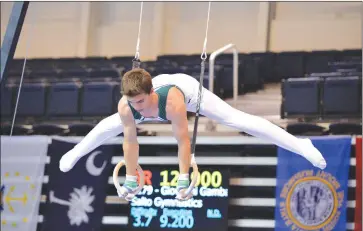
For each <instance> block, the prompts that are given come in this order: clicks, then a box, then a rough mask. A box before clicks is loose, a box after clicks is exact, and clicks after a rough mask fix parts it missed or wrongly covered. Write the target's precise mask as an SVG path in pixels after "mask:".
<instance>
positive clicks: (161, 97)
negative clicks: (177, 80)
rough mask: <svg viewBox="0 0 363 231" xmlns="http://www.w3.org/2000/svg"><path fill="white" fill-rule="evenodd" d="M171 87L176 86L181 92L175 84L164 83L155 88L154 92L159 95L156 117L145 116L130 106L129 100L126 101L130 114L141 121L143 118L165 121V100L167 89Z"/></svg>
mask: <svg viewBox="0 0 363 231" xmlns="http://www.w3.org/2000/svg"><path fill="white" fill-rule="evenodd" d="M172 87H176V88H178V89H179V90H180V91H181V92H182V93H183V91H182V90H181V89H180V88H179V87H177V86H175V85H164V86H161V87H159V88H157V89H155V93H156V94H158V96H159V102H158V107H159V115H158V117H157V118H145V117H144V116H142V115H141V114H140V113H139V112H138V111H136V110H135V109H134V108H133V107H132V106H131V104H130V102H128V104H129V107H130V108H131V111H132V114H133V116H134V119H136V120H141V121H143V120H145V119H151V120H160V121H167V120H168V119H167V118H166V100H167V98H168V93H169V90H170V88H172ZM183 95H184V93H183ZM184 98H185V96H184Z"/></svg>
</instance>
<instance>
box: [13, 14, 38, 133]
mask: <svg viewBox="0 0 363 231" xmlns="http://www.w3.org/2000/svg"><path fill="white" fill-rule="evenodd" d="M35 15H36V14H34V15H33V20H35ZM29 24H30V25H31V28H30V29H28V33H27V39H26V45H25V52H24V63H23V69H22V71H21V77H20V82H19V89H18V94H17V97H16V103H15V108H14V115H13V120H12V123H11V129H10V136H12V135H13V129H14V124H15V118H16V113H17V111H18V104H19V98H20V92H21V87H22V85H23V79H24V73H25V67H26V62H27V56H28V51H29V44H30V41H31V35H32V33H31V32H33V30H34V27H35V21H34V22H33V23H29Z"/></svg>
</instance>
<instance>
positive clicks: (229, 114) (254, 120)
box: [72, 88, 306, 158]
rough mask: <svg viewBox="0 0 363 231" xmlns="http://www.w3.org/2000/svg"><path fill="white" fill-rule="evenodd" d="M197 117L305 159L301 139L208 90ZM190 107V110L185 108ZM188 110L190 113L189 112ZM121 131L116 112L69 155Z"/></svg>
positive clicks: (119, 120) (93, 147)
mask: <svg viewBox="0 0 363 231" xmlns="http://www.w3.org/2000/svg"><path fill="white" fill-rule="evenodd" d="M203 90H204V92H203V98H202V102H201V108H200V114H202V115H204V116H206V117H208V118H210V119H213V120H215V121H216V122H217V123H219V124H222V125H226V126H229V127H232V128H235V129H237V130H239V131H243V132H246V133H248V134H250V135H252V136H255V137H258V138H262V139H265V140H267V141H269V142H271V143H274V144H276V145H278V146H280V147H282V148H285V149H287V150H289V151H292V152H294V153H297V154H300V155H302V156H306V153H303V152H304V149H303V147H302V143H301V142H300V139H298V138H297V137H295V136H293V135H291V134H289V133H288V132H286V131H285V130H284V129H282V128H280V127H278V126H276V125H274V124H272V123H271V122H269V121H268V120H265V119H263V118H261V117H257V116H254V115H250V114H247V113H244V112H242V111H239V110H237V109H235V108H233V107H231V106H230V105H229V104H227V103H226V102H224V101H223V100H222V99H220V98H219V97H218V96H216V95H215V94H213V93H212V92H210V91H209V90H207V89H205V88H204V89H203ZM188 108H190V107H188ZM189 111H193V110H191V109H189ZM122 132H123V126H122V122H121V118H120V116H119V114H118V113H115V114H113V115H111V116H109V117H107V118H105V119H103V120H102V121H100V122H99V123H98V124H97V125H96V126H95V127H94V128H93V129H92V130H91V131H90V132H89V133H88V134H87V135H86V136H85V137H84V139H83V140H82V141H81V142H80V143H78V144H77V145H76V146H75V147H74V148H73V149H72V152H73V153H75V154H76V155H77V157H78V158H80V157H82V156H84V155H86V154H88V153H89V152H91V151H92V150H93V149H95V148H97V147H99V146H100V145H102V144H103V143H104V142H105V141H106V140H108V139H109V138H112V137H115V136H117V135H118V134H120V133H122Z"/></svg>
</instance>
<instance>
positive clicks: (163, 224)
mask: <svg viewBox="0 0 363 231" xmlns="http://www.w3.org/2000/svg"><path fill="white" fill-rule="evenodd" d="M144 167H145V166H144ZM173 168H174V169H173ZM173 168H167V167H164V166H155V167H148V168H145V169H144V174H145V185H144V188H143V189H142V190H141V191H140V192H139V193H138V195H137V199H136V200H134V201H132V202H130V206H131V207H130V213H129V222H128V226H129V230H132V231H138V230H153V231H171V230H181V231H182V230H198V231H207V230H208V231H227V227H228V217H227V215H228V185H229V172H228V170H220V169H217V168H199V177H198V182H197V184H196V186H195V188H194V190H193V197H192V198H191V199H189V200H187V201H179V200H177V199H175V196H176V192H177V190H176V186H177V182H178V177H179V171H178V170H177V169H176V168H175V167H173ZM190 175H191V176H190V177H191V179H192V177H193V174H190ZM190 181H191V180H190Z"/></svg>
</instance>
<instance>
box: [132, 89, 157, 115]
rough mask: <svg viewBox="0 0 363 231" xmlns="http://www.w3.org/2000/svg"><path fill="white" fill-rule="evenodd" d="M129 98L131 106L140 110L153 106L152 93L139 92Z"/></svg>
mask: <svg viewBox="0 0 363 231" xmlns="http://www.w3.org/2000/svg"><path fill="white" fill-rule="evenodd" d="M127 100H128V101H129V102H130V104H131V106H132V107H133V108H134V109H135V110H136V111H138V112H140V113H142V112H143V111H145V110H148V108H150V107H151V102H152V101H151V94H145V93H142V94H139V95H136V96H133V97H130V96H128V97H127Z"/></svg>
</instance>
